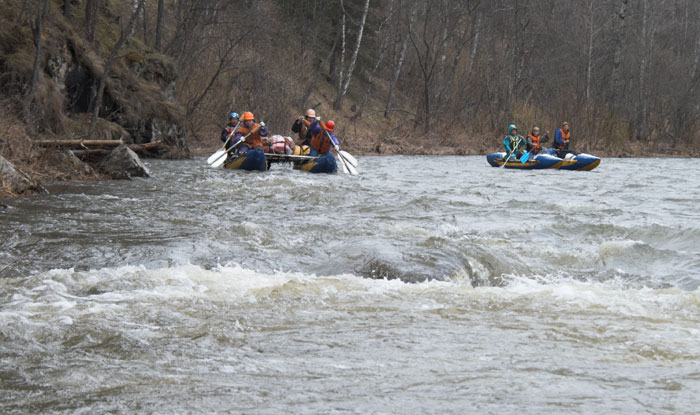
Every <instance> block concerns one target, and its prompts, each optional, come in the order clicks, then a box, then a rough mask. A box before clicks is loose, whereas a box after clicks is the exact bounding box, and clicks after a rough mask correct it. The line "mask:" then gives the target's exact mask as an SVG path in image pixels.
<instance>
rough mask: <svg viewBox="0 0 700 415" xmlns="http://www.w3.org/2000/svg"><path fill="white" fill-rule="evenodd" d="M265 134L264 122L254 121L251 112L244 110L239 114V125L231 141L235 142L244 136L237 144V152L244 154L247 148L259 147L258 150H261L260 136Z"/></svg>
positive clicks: (265, 135) (266, 132)
mask: <svg viewBox="0 0 700 415" xmlns="http://www.w3.org/2000/svg"><path fill="white" fill-rule="evenodd" d="M267 134H268V131H267V126H266V125H265V124H264V123H260V124H258V123H256V122H255V116H254V115H253V113H252V112H250V111H246V112H244V113H243V115H242V116H241V125H240V126H239V127H238V130H237V131H236V133H235V135H234V136H233V139H232V140H231V141H233V142H234V144H235V143H237V142H238V141H239V140H240V139H241V138H243V137H245V140H244V141H243V142H242V143H241V144H239V145H238V149H237V151H238V154H245V153H247V152H248V150H251V149H257V148H260V151H262V145H263V142H262V137H267Z"/></svg>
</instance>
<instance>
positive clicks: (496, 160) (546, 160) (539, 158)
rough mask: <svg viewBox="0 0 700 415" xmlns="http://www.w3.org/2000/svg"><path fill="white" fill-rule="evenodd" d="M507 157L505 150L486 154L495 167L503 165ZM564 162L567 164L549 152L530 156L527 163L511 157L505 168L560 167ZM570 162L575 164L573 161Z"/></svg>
mask: <svg viewBox="0 0 700 415" xmlns="http://www.w3.org/2000/svg"><path fill="white" fill-rule="evenodd" d="M506 157H507V155H506V153H505V152H500V153H491V154H489V155H487V156H486V161H488V162H489V164H490V165H492V166H493V167H501V166H503V162H504V161H505V159H506ZM563 164H565V161H564V160H562V159H560V158H559V157H556V156H552V155H549V154H537V155H536V156H532V157H530V158H529V159H528V160H527V162H525V163H522V162H521V161H520V160H518V159H516V158H515V157H511V158H510V159H509V160H508V162H507V163H506V165H505V166H504V168H506V169H517V170H541V169H558V168H560V167H561V166H562V165H563ZM569 164H573V162H572V163H569Z"/></svg>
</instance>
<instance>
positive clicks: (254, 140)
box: [238, 123, 263, 149]
mask: <svg viewBox="0 0 700 415" xmlns="http://www.w3.org/2000/svg"><path fill="white" fill-rule="evenodd" d="M251 131H255V132H254V133H253V134H251V135H249V136H248V138H246V139H245V141H243V144H245V145H247V146H248V147H249V148H253V149H254V148H255V147H258V146H260V147H262V145H263V142H262V137H260V124H258V123H255V124H253V127H252V128H248V127H246V126H244V125H240V126H239V127H238V132H239V133H241V134H243V136H244V137H245V136H246V135H248V133H250V132H251Z"/></svg>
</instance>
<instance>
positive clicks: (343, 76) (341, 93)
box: [333, 0, 369, 110]
mask: <svg viewBox="0 0 700 415" xmlns="http://www.w3.org/2000/svg"><path fill="white" fill-rule="evenodd" d="M340 6H341V11H342V16H341V29H340V30H341V34H340V39H341V40H340V51H341V52H340V65H339V67H338V86H337V93H336V98H335V102H334V103H333V108H334V109H336V110H339V109H341V108H342V106H343V99H344V98H345V95H346V94H347V92H348V86H349V85H350V80H351V79H352V73H353V71H354V70H355V63H356V62H357V55H358V54H359V52H360V44H361V43H362V33H363V32H364V30H365V22H366V21H367V12H368V11H369V0H365V5H364V8H363V10H362V19H361V20H360V23H359V26H358V28H357V38H356V40H355V46H354V48H353V52H352V57H351V58H350V63H349V65H348V67H347V68H345V33H346V32H345V30H346V29H345V22H346V15H347V12H346V10H345V6H344V4H343V0H340Z"/></svg>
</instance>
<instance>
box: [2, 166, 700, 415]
mask: <svg viewBox="0 0 700 415" xmlns="http://www.w3.org/2000/svg"><path fill="white" fill-rule="evenodd" d="M146 164H147V166H148V168H149V169H150V170H151V172H152V175H153V177H151V178H148V179H135V180H133V181H118V182H115V181H106V182H92V183H76V184H58V185H54V186H51V187H50V189H49V190H50V192H51V193H50V194H49V195H40V196H34V197H27V198H22V199H17V200H9V201H4V203H5V204H6V205H8V207H7V208H4V209H0V248H1V249H0V360H1V361H2V365H0V413H4V414H14V413H16V414H27V413H70V414H76V413H90V414H94V413H155V414H161V413H162V414H172V413H196V414H199V413H201V414H210V413H251V414H252V413H255V414H279V413H284V414H310V413H323V414H349V413H362V414H365V413H372V414H374V413H381V414H384V413H392V414H393V413H396V414H399V413H400V414H404V413H440V414H445V413H450V414H463V413H494V414H522V413H532V414H547V413H553V414H559V413H567V414H568V413H591V414H601V413H630V414H633V413H634V414H637V413H654V414H683V413H688V414H691V413H696V412H697V410H698V407H700V395H699V394H698V391H699V390H700V324H699V323H700V290H699V289H698V287H699V286H700V207H699V206H700V185H699V183H698V181H697V180H698V177H700V160H696V159H604V160H603V161H602V163H601V165H600V166H599V167H598V168H596V169H595V170H593V171H590V172H570V171H548V170H543V171H511V170H503V169H498V168H493V167H490V166H489V165H488V164H487V163H486V159H485V157H483V156H478V157H476V156H474V157H471V156H470V157H456V156H454V157H453V156H445V157H425V156H415V157H414V156H411V157H408V156H391V157H361V158H360V165H359V166H358V169H359V170H360V173H361V174H360V175H359V176H349V175H344V174H336V175H312V174H310V173H306V172H301V171H295V170H292V169H291V168H290V167H289V166H286V165H274V166H273V168H272V170H270V171H269V172H265V173H248V172H242V171H230V170H221V169H219V170H215V169H211V168H209V167H208V166H207V164H206V162H205V160H203V159H194V160H188V161H160V160H147V161H146Z"/></svg>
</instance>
